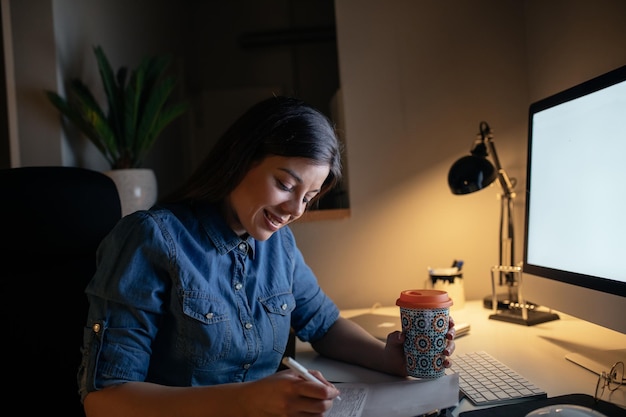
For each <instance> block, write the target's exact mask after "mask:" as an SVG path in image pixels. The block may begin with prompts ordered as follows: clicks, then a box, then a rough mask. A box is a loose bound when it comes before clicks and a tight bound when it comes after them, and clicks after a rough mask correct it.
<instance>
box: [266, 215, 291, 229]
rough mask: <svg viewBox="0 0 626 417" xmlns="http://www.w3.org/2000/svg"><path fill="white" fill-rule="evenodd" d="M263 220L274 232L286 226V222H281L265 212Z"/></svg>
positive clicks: (278, 218)
mask: <svg viewBox="0 0 626 417" xmlns="http://www.w3.org/2000/svg"><path fill="white" fill-rule="evenodd" d="M265 218H266V219H267V221H268V222H269V224H270V225H271V226H272V228H273V229H275V230H278V229H280V228H281V227H282V226H284V225H285V224H287V221H283V219H282V218H281V217H277V216H274V215H273V214H272V213H270V212H269V211H267V210H265Z"/></svg>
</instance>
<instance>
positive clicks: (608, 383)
mask: <svg viewBox="0 0 626 417" xmlns="http://www.w3.org/2000/svg"><path fill="white" fill-rule="evenodd" d="M623 383H624V362H622V361H620V362H615V364H614V365H613V366H612V367H611V370H610V371H609V372H602V373H601V374H600V376H599V377H598V383H597V384H596V393H595V395H594V397H593V398H594V400H595V401H596V402H597V401H598V400H599V399H601V398H602V394H604V389H605V388H608V389H609V391H610V392H613V391H615V390H616V389H618V388H619V387H621V386H622V384H623ZM609 395H610V394H609Z"/></svg>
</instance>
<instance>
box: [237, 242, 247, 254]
mask: <svg viewBox="0 0 626 417" xmlns="http://www.w3.org/2000/svg"><path fill="white" fill-rule="evenodd" d="M246 249H247V245H246V244H245V243H243V242H242V243H240V244H239V250H240V251H242V252H245V251H246Z"/></svg>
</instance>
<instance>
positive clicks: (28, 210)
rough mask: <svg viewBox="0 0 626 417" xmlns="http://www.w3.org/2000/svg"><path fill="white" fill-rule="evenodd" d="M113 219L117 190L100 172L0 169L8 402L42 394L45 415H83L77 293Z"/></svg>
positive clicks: (82, 315)
mask: <svg viewBox="0 0 626 417" xmlns="http://www.w3.org/2000/svg"><path fill="white" fill-rule="evenodd" d="M120 218H121V204H120V200H119V196H118V193H117V189H116V187H115V184H114V183H113V181H112V180H111V179H110V178H109V177H107V176H106V175H104V174H103V173H100V172H96V171H91V170H88V169H83V168H76V167H23V168H12V169H3V170H0V223H1V226H0V285H2V287H3V291H2V293H3V295H4V297H3V298H4V301H3V302H2V304H1V305H2V307H1V309H2V310H1V311H2V315H1V316H0V328H2V333H3V337H2V340H3V342H4V343H3V345H4V347H5V349H8V353H5V354H3V356H4V358H5V361H6V362H7V363H6V365H7V366H5V368H4V370H3V376H4V377H5V378H6V379H5V383H6V385H8V386H9V387H10V388H9V393H8V395H6V396H5V397H6V398H7V400H8V401H9V402H11V400H12V399H13V398H21V397H23V395H20V397H18V396H17V394H18V393H20V394H23V393H24V391H26V392H31V393H33V392H37V391H44V392H45V396H44V397H42V398H46V399H52V402H49V400H46V401H47V404H46V409H47V410H49V412H52V411H56V412H61V415H63V416H84V412H83V409H82V405H81V404H80V401H79V396H78V385H77V382H76V372H77V369H78V365H79V363H80V357H81V354H80V346H81V344H82V335H83V327H84V325H85V319H86V314H87V308H88V305H87V298H86V296H85V293H84V289H85V286H86V285H87V282H88V281H89V280H90V279H91V277H92V275H93V274H94V272H95V268H96V262H95V254H96V249H97V247H98V245H99V243H100V241H101V240H102V238H103V237H104V236H105V235H106V234H107V233H108V232H109V231H110V230H111V229H112V228H113V226H114V225H115V223H116V222H117V221H118V220H119V219H120ZM5 352H6V350H5ZM9 364H10V365H11V366H9ZM13 392H14V393H15V394H16V395H12V394H13ZM35 397H37V396H35ZM20 401H21V400H20ZM33 401H36V400H33ZM23 405H24V404H23Z"/></svg>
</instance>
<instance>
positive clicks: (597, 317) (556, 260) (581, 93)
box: [522, 66, 626, 372]
mask: <svg viewBox="0 0 626 417" xmlns="http://www.w3.org/2000/svg"><path fill="white" fill-rule="evenodd" d="M527 162H528V165H527V174H526V203H525V204H526V206H525V230H524V258H523V266H522V273H523V275H522V277H523V285H522V288H523V291H524V296H525V298H526V299H527V300H532V301H533V302H534V303H537V304H540V305H543V306H547V307H550V308H553V309H555V310H557V311H560V312H563V313H566V314H570V315H572V316H575V317H578V318H580V319H584V320H586V321H590V322H593V323H595V324H598V325H600V326H603V327H607V328H610V329H613V330H615V331H617V332H621V333H626V66H622V67H619V68H617V69H615V70H613V71H610V72H608V73H605V74H603V75H600V76H598V77H595V78H593V79H591V80H588V81H586V82H583V83H581V84H578V85H576V86H573V87H571V88H569V89H567V90H564V91H561V92H559V93H557V94H554V95H552V96H550V97H547V98H544V99H542V100H539V101H537V102H535V103H533V104H531V105H530V108H529V125H528V161H527ZM581 340H582V339H581ZM581 346H582V344H581ZM574 350H575V349H574ZM583 350H584V349H583ZM573 353H574V354H573V355H571V357H568V359H571V360H575V361H577V360H576V357H578V356H594V357H593V358H587V359H592V360H593V361H595V362H597V363H598V364H600V365H601V366H603V367H605V368H604V369H602V370H608V369H609V368H610V366H611V364H612V363H611V362H614V360H615V358H616V357H620V358H621V359H622V360H623V359H624V358H625V357H626V349H620V350H618V351H609V350H606V351H605V350H600V351H594V350H589V349H588V350H587V351H585V352H573ZM577 362H578V361H577ZM579 364H582V363H580V362H579ZM582 365H584V364H582ZM584 366H586V365H584ZM606 366H608V368H606ZM586 367H588V366H586ZM592 370H594V371H595V372H597V369H592Z"/></svg>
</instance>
